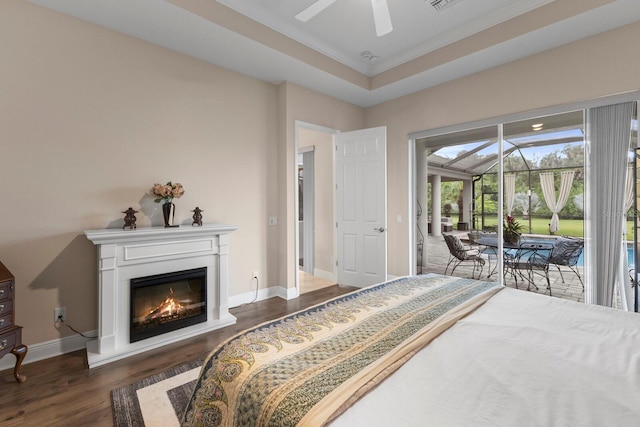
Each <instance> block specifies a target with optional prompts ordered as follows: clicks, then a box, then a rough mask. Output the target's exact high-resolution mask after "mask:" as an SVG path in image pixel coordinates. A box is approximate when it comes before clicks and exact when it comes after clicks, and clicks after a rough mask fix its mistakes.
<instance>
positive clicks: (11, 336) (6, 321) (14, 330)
mask: <svg viewBox="0 0 640 427" xmlns="http://www.w3.org/2000/svg"><path fill="white" fill-rule="evenodd" d="M14 290H15V279H14V277H13V274H11V272H10V271H9V270H7V267H5V266H4V264H2V262H0V358H2V357H4V356H5V355H6V354H8V353H13V355H14V356H16V365H15V367H14V368H13V375H14V376H15V377H16V380H17V381H18V382H20V383H21V382H24V380H26V379H27V377H25V376H24V375H20V367H21V366H22V361H23V360H24V357H25V356H26V355H27V346H26V345H24V344H22V326H18V325H16V324H15V316H14V302H15V294H14Z"/></svg>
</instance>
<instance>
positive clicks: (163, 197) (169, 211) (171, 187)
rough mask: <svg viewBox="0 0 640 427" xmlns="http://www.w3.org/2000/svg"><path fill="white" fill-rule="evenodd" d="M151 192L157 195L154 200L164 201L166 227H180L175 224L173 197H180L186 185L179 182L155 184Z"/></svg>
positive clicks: (163, 212) (157, 201)
mask: <svg viewBox="0 0 640 427" xmlns="http://www.w3.org/2000/svg"><path fill="white" fill-rule="evenodd" d="M151 193H152V194H153V195H154V196H156V199H155V200H154V202H156V203H162V216H163V217H164V226H165V227H178V226H177V225H173V217H174V214H175V205H174V204H173V199H174V198H175V199H179V198H180V197H182V195H183V194H184V187H183V186H182V184H180V183H179V182H176V183H172V182H171V181H169V182H167V183H166V184H164V185H162V184H153V188H152V189H151Z"/></svg>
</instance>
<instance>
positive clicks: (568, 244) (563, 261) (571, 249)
mask: <svg viewBox="0 0 640 427" xmlns="http://www.w3.org/2000/svg"><path fill="white" fill-rule="evenodd" d="M583 249H584V240H583V239H578V238H574V237H566V236H565V237H561V238H559V239H558V240H556V244H555V246H554V248H553V251H552V252H551V256H550V257H549V264H553V265H555V266H556V268H557V269H558V272H559V273H560V278H561V279H562V283H564V276H562V270H560V267H569V269H570V270H571V271H573V272H574V273H575V274H576V276H578V280H580V284H581V285H582V290H583V291H584V283H583V282H582V277H580V272H579V271H578V267H577V265H578V258H580V254H581V253H582V250H583Z"/></svg>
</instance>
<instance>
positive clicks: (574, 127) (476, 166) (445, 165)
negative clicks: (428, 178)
mask: <svg viewBox="0 0 640 427" xmlns="http://www.w3.org/2000/svg"><path fill="white" fill-rule="evenodd" d="M583 115H584V113H583V111H582V110H575V111H570V112H565V113H560V114H552V115H548V116H541V117H540V116H539V117H535V118H532V119H524V120H518V121H514V122H509V123H505V124H504V125H503V141H504V145H503V152H502V158H503V162H504V170H505V173H509V174H511V173H513V174H515V175H516V179H518V177H520V176H522V174H526V178H525V181H526V191H525V193H524V194H523V193H518V196H519V197H518V202H519V203H518V204H519V206H518V209H520V210H522V211H523V213H524V214H525V215H526V217H527V218H528V224H526V228H527V229H528V230H527V231H528V232H531V228H532V227H531V218H532V212H530V211H531V200H532V181H531V176H532V172H533V173H534V174H539V173H542V172H549V171H552V172H553V171H565V170H574V171H582V170H583V169H584V156H579V157H575V156H574V157H570V156H568V154H570V153H571V150H572V149H575V148H577V149H578V151H579V152H583V151H584V142H585V132H584V117H583ZM541 124H543V125H544V126H543V127H540V125H541ZM495 129H496V128H495V125H492V126H486V127H481V128H475V129H469V130H465V131H461V132H453V133H447V134H443V135H441V136H435V137H428V138H425V139H429V146H428V148H427V154H428V157H427V164H428V166H427V167H428V168H430V169H433V168H437V169H444V170H448V171H453V172H455V173H457V174H467V175H469V176H470V177H471V179H472V181H473V182H474V185H473V186H472V200H473V202H472V203H473V205H472V207H471V208H469V207H467V206H459V209H468V210H469V213H468V220H467V223H468V224H469V228H470V229H475V230H477V229H482V230H484V229H492V228H494V227H495V218H496V215H497V212H494V211H488V210H487V208H486V207H485V200H487V196H488V197H489V198H490V199H492V200H494V201H495V199H496V197H495V196H496V194H497V193H498V190H497V188H496V186H495V180H489V181H490V183H487V182H485V181H486V178H487V176H489V175H496V174H497V165H498V155H497V153H498V150H497V148H496V147H497V144H498V138H497V133H496V130H495ZM423 140H424V139H423ZM416 143H417V144H420V143H421V140H420V139H418V140H417V142H416ZM541 153H543V154H544V155H550V156H551V158H552V160H553V158H554V157H555V158H556V162H557V163H559V164H557V165H555V166H553V165H547V166H546V167H544V166H541V165H540V162H541V160H544V159H545V157H544V156H543V155H541ZM547 161H549V160H547ZM577 175H580V173H578V174H577ZM521 181H522V180H520V182H521ZM475 183H478V184H479V185H475ZM517 187H520V188H522V184H520V185H518V186H517ZM525 195H526V196H525ZM533 196H534V197H535V198H538V197H540V196H542V195H541V194H537V193H533ZM523 198H524V199H525V200H526V205H525V204H524V203H523V202H522V200H523ZM476 200H478V201H479V203H477V204H476ZM491 204H492V205H493V203H491ZM582 206H584V204H582ZM465 213H466V212H465ZM465 213H463V215H464V214H465ZM549 215H551V214H549ZM464 216H466V215H464ZM487 217H489V218H491V219H493V221H491V220H487ZM490 222H493V225H488V223H490Z"/></svg>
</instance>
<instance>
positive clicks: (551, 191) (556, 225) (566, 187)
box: [540, 171, 575, 233]
mask: <svg viewBox="0 0 640 427" xmlns="http://www.w3.org/2000/svg"><path fill="white" fill-rule="evenodd" d="M574 172H575V171H567V172H562V173H561V174H560V177H561V180H560V194H559V195H558V200H556V189H555V184H554V178H553V176H554V174H553V172H546V173H541V174H540V186H541V187H542V195H543V196H544V201H545V202H546V203H547V206H548V207H549V210H550V211H551V213H552V214H553V215H551V223H550V224H549V232H550V233H555V232H556V231H559V230H560V218H559V217H558V213H560V211H561V210H562V208H564V207H565V205H566V204H567V201H568V200H569V192H570V191H571V184H573V174H574Z"/></svg>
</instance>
